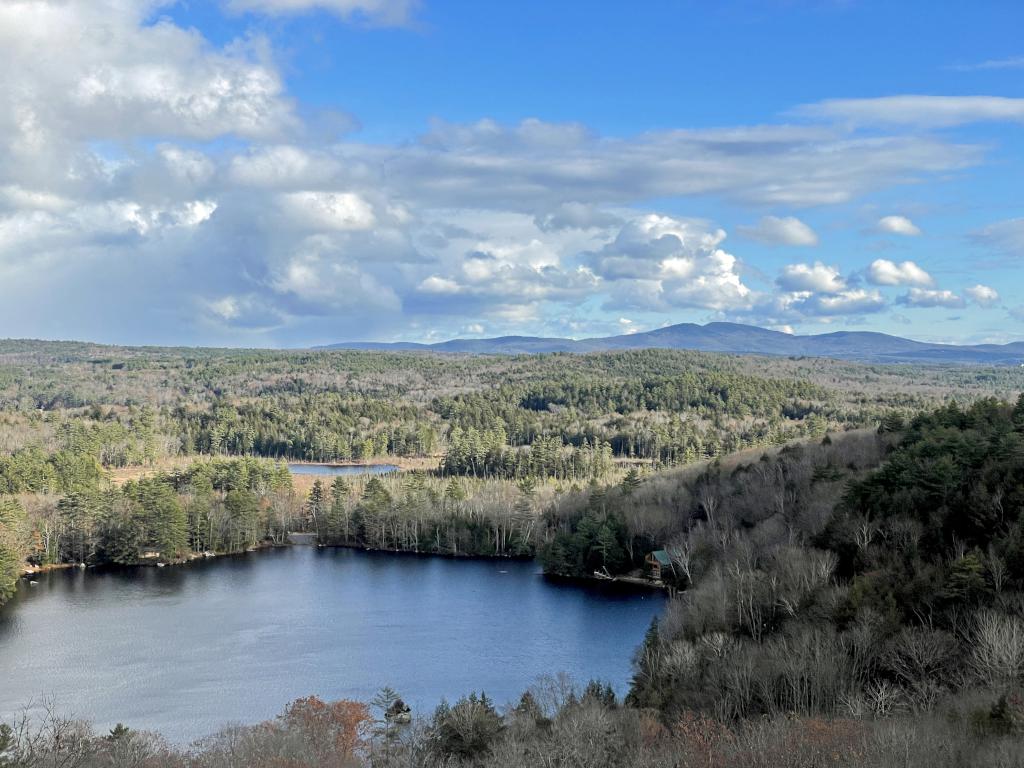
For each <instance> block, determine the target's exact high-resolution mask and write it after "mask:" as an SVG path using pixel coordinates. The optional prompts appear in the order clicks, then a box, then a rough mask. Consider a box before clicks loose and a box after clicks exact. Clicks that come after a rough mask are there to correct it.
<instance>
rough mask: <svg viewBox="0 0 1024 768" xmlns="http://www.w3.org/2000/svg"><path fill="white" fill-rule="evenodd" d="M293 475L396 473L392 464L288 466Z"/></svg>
mask: <svg viewBox="0 0 1024 768" xmlns="http://www.w3.org/2000/svg"><path fill="white" fill-rule="evenodd" d="M288 469H289V470H290V471H291V473H292V474H293V475H330V476H334V475H385V474H387V473H388V472H397V471H398V469H399V468H398V467H397V466H396V465H394V464H289V465H288Z"/></svg>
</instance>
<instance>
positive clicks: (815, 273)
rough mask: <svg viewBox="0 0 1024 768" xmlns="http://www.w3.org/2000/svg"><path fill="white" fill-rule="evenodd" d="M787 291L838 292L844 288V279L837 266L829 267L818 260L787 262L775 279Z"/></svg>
mask: <svg viewBox="0 0 1024 768" xmlns="http://www.w3.org/2000/svg"><path fill="white" fill-rule="evenodd" d="M775 282H776V283H777V284H778V285H779V287H780V288H782V289H784V290H787V291H794V292H799V291H812V292H814V293H839V292H841V291H843V290H844V289H845V288H846V280H845V279H843V276H842V275H841V274H840V273H839V268H838V267H830V266H827V265H825V264H822V263H821V262H820V261H816V262H814V264H788V265H787V266H785V267H783V269H782V274H781V275H779V277H778V279H776V281H775Z"/></svg>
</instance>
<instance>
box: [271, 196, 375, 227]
mask: <svg viewBox="0 0 1024 768" xmlns="http://www.w3.org/2000/svg"><path fill="white" fill-rule="evenodd" d="M279 199H280V204H281V208H282V209H283V211H284V212H285V214H286V215H287V216H288V217H289V218H290V220H291V221H293V222H295V223H297V224H299V225H302V226H305V227H308V228H310V229H313V230H342V231H344V230H356V229H369V228H370V227H372V226H373V225H374V223H375V222H376V217H375V216H374V213H373V207H372V206H371V205H370V204H369V203H368V202H367V201H366V200H364V199H363V198H362V197H360V196H359V195H358V194H356V193H354V192H315V191H303V192H289V193H287V194H284V195H281V197H280V198H279Z"/></svg>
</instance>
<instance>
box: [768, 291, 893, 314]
mask: <svg viewBox="0 0 1024 768" xmlns="http://www.w3.org/2000/svg"><path fill="white" fill-rule="evenodd" d="M884 308H885V299H884V298H883V297H882V295H881V294H880V293H879V292H878V291H877V290H873V289H872V290H866V289H863V288H852V289H848V290H844V291H839V292H838V293H829V294H817V293H813V292H811V291H797V292H793V293H788V294H782V295H781V296H778V297H776V298H775V300H774V306H772V307H763V308H761V311H762V312H768V313H775V314H781V315H783V316H787V317H793V316H796V317H835V316H839V315H864V314H870V313H872V312H879V311H881V310H882V309H884Z"/></svg>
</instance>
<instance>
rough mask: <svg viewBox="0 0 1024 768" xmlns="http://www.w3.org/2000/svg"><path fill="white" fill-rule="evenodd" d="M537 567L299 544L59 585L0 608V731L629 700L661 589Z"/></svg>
mask: <svg viewBox="0 0 1024 768" xmlns="http://www.w3.org/2000/svg"><path fill="white" fill-rule="evenodd" d="M538 570H539V569H538V566H537V565H536V564H535V563H530V562H522V561H512V562H509V561H488V560H450V559H445V558H431V557H416V556H413V555H408V556H403V555H391V554H381V553H371V552H363V551H359V550H350V549H330V548H324V549H317V548H314V547H293V548H283V549H276V550H265V551H260V552H253V553H248V554H244V555H238V556H233V557H224V558H213V559H210V560H205V561H196V562H193V563H192V564H190V565H187V566H172V567H167V568H127V569H121V570H114V571H107V572H97V571H95V570H93V569H89V570H85V571H81V570H78V569H73V570H67V571H57V572H53V573H50V574H43V575H40V576H38V577H36V578H37V579H38V581H39V584H38V585H37V586H29V585H28V584H27V582H24V581H23V582H22V583H21V585H20V587H19V590H18V593H17V595H16V596H15V597H14V599H13V600H12V601H11V602H10V603H9V604H8V605H7V606H5V607H4V608H2V609H0V721H7V720H10V718H11V717H12V715H13V714H14V713H15V712H16V711H18V710H20V709H21V708H22V707H23V706H24V705H26V704H27V703H29V702H30V701H31V700H33V699H36V700H37V701H38V699H39V698H40V697H41V696H48V697H52V698H53V700H54V701H55V702H56V703H57V705H58V707H59V709H60V710H61V711H62V712H65V713H72V714H74V715H75V716H78V717H85V718H88V719H91V720H93V721H94V722H95V723H96V725H97V726H99V727H102V728H109V727H111V726H112V725H113V724H114V723H116V722H124V723H126V724H127V725H130V726H132V727H135V728H144V729H151V730H158V731H160V732H162V733H164V734H165V735H166V736H168V737H169V738H170V739H171V740H172V741H175V742H178V743H184V742H187V741H190V740H192V739H194V738H197V737H200V736H203V735H206V734H208V733H210V732H211V731H214V730H216V729H217V728H218V727H219V726H221V725H223V724H225V723H227V722H243V723H251V722H256V721H259V720H263V719H267V718H270V717H273V716H274V715H276V714H278V713H279V712H280V711H281V710H282V709H283V707H284V705H285V704H286V703H287V702H289V701H290V700H292V699H295V698H297V697H300V696H307V695H310V694H316V695H318V696H321V697H323V698H327V699H331V698H335V699H336V698H355V699H360V700H369V699H370V698H371V697H372V696H373V694H374V692H375V691H377V690H379V689H380V688H381V687H382V686H384V685H390V686H391V687H392V688H395V689H396V690H397V691H398V692H399V693H400V694H401V695H402V696H403V697H404V698H405V699H406V701H407V702H408V703H409V704H410V705H411V706H412V707H413V709H414V710H415V711H416V712H419V713H423V712H427V711H429V710H432V709H433V707H434V706H435V705H436V704H437V703H438V701H439V700H440V699H441V698H442V697H447V698H448V699H455V698H457V697H459V696H461V695H463V694H465V693H468V692H470V691H472V690H481V689H483V690H484V691H486V692H487V694H488V695H489V696H491V697H492V698H494V699H495V700H496V701H497V702H499V703H503V702H507V701H511V700H514V699H517V698H518V696H519V694H520V693H521V692H522V691H523V690H524V689H525V688H526V687H527V686H529V685H530V684H531V683H533V682H534V681H535V680H536V679H537V677H538V676H540V675H542V674H545V673H557V672H567V673H569V674H571V675H572V676H573V677H574V678H576V679H577V680H578V681H580V682H586V680H587V679H589V678H591V677H596V678H601V679H604V680H607V681H610V682H611V683H612V684H613V685H614V686H615V687H616V689H617V690H618V691H619V692H620V693H624V692H625V690H626V689H627V687H628V680H629V675H630V658H631V655H632V652H633V650H634V649H635V648H636V646H637V645H639V643H640V642H641V640H642V638H643V635H644V632H645V631H646V629H647V626H648V624H649V622H650V620H651V617H652V616H654V615H655V614H657V613H658V612H659V611H660V610H661V608H662V607H663V605H664V597H663V596H662V595H661V594H660V593H657V592H630V591H623V590H621V589H615V588H613V587H607V586H605V585H593V586H579V585H573V584H565V583H559V582H552V581H550V580H548V579H545V578H544V577H543V576H541V575H539V573H538Z"/></svg>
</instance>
